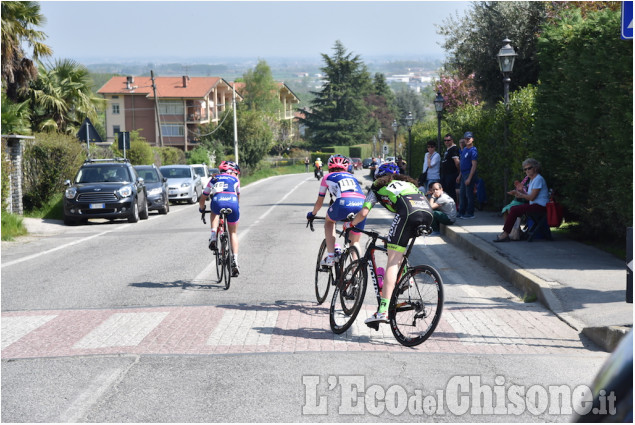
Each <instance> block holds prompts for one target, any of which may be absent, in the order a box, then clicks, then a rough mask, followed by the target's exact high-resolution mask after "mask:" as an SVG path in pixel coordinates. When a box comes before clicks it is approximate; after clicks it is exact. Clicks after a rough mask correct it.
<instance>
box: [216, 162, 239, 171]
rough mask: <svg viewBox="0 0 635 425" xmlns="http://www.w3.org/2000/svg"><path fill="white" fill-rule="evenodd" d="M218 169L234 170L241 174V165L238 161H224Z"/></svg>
mask: <svg viewBox="0 0 635 425" xmlns="http://www.w3.org/2000/svg"><path fill="white" fill-rule="evenodd" d="M218 169H219V170H221V171H233V172H234V173H236V174H240V167H239V166H238V163H236V162H234V161H223V162H221V163H220V165H219V166H218Z"/></svg>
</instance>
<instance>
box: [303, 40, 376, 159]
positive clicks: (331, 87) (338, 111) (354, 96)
mask: <svg viewBox="0 0 635 425" xmlns="http://www.w3.org/2000/svg"><path fill="white" fill-rule="evenodd" d="M333 50H334V54H333V56H331V57H329V56H328V55H326V54H322V59H323V60H324V63H325V66H324V67H322V68H320V69H321V71H322V72H323V73H324V85H323V87H322V90H321V91H319V92H312V93H313V94H314V95H315V99H313V101H312V102H311V107H310V108H306V109H304V110H302V113H303V114H304V116H305V117H304V118H301V119H300V122H301V123H303V124H304V125H306V127H307V132H308V135H309V137H310V139H311V141H312V142H313V143H314V144H315V145H317V146H319V147H323V146H329V145H341V146H350V145H355V144H358V143H361V142H366V141H368V140H370V139H371V138H372V136H373V134H375V133H376V131H377V129H378V125H377V122H376V120H373V119H372V118H371V117H370V110H369V108H368V106H367V104H366V102H365V100H364V99H365V98H366V96H368V95H369V94H370V93H371V92H372V83H371V79H370V75H369V73H368V71H367V69H366V65H364V63H363V62H362V61H361V59H360V57H359V56H358V55H355V56H353V54H352V53H348V52H346V49H345V48H344V45H343V44H342V43H341V42H340V41H339V40H338V41H336V42H335V46H334V48H333Z"/></svg>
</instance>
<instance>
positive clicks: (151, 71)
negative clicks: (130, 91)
mask: <svg viewBox="0 0 635 425" xmlns="http://www.w3.org/2000/svg"><path fill="white" fill-rule="evenodd" d="M150 78H151V79H152V92H153V93H154V111H155V112H156V115H157V127H158V128H159V146H161V147H163V132H162V131H161V118H159V99H158V98H157V86H156V84H154V71H153V70H150Z"/></svg>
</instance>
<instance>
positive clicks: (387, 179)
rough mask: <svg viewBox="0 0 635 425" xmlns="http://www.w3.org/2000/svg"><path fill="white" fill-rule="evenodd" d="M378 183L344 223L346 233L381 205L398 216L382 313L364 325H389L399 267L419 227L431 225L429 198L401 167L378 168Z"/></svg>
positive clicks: (390, 242) (392, 229)
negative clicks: (355, 212)
mask: <svg viewBox="0 0 635 425" xmlns="http://www.w3.org/2000/svg"><path fill="white" fill-rule="evenodd" d="M375 175H376V177H377V180H375V181H374V182H373V185H372V186H371V188H370V190H369V191H368V194H367V195H366V199H365V200H364V206H363V208H362V209H361V210H360V211H359V212H358V213H357V215H356V216H355V218H354V219H353V221H351V222H349V223H344V229H347V228H349V227H352V226H357V227H359V226H358V223H364V221H365V220H366V216H367V215H368V213H369V212H370V210H371V209H372V208H373V206H374V205H375V204H376V203H377V202H379V203H380V204H381V205H383V206H384V207H385V208H386V209H387V210H388V211H391V212H393V213H396V215H395V218H394V219H393V222H392V225H391V226H390V231H389V232H388V264H387V265H386V270H385V272H384V273H385V274H384V286H383V289H382V299H381V303H380V305H379V309H378V310H377V312H376V313H374V314H373V315H372V316H371V317H369V318H368V319H366V321H365V322H364V323H367V324H370V323H375V322H379V323H388V305H389V303H390V297H391V296H392V292H393V290H394V288H395V284H396V282H397V272H398V270H399V265H400V264H401V261H402V259H403V256H404V252H405V251H406V247H407V246H408V241H409V240H410V238H412V237H415V235H416V233H415V232H416V229H417V227H418V226H420V225H423V224H425V225H430V224H431V223H432V218H433V215H432V208H431V207H430V204H429V203H428V200H427V198H426V197H425V195H424V194H423V193H421V192H420V191H419V189H418V188H417V182H416V181H415V180H414V179H412V178H411V177H409V176H406V175H401V174H399V166H397V164H395V163H394V162H386V163H383V164H381V165H380V166H379V167H378V168H377V172H376V174H375Z"/></svg>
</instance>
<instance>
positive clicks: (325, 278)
mask: <svg viewBox="0 0 635 425" xmlns="http://www.w3.org/2000/svg"><path fill="white" fill-rule="evenodd" d="M326 255H327V252H326V240H322V245H320V250H319V251H318V256H317V262H316V263H315V299H316V300H317V303H318V305H319V304H322V303H323V302H324V300H325V299H326V297H327V296H328V294H329V287H330V286H331V284H332V283H333V268H332V267H321V266H320V262H321V261H322V259H323V258H324V257H326Z"/></svg>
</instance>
